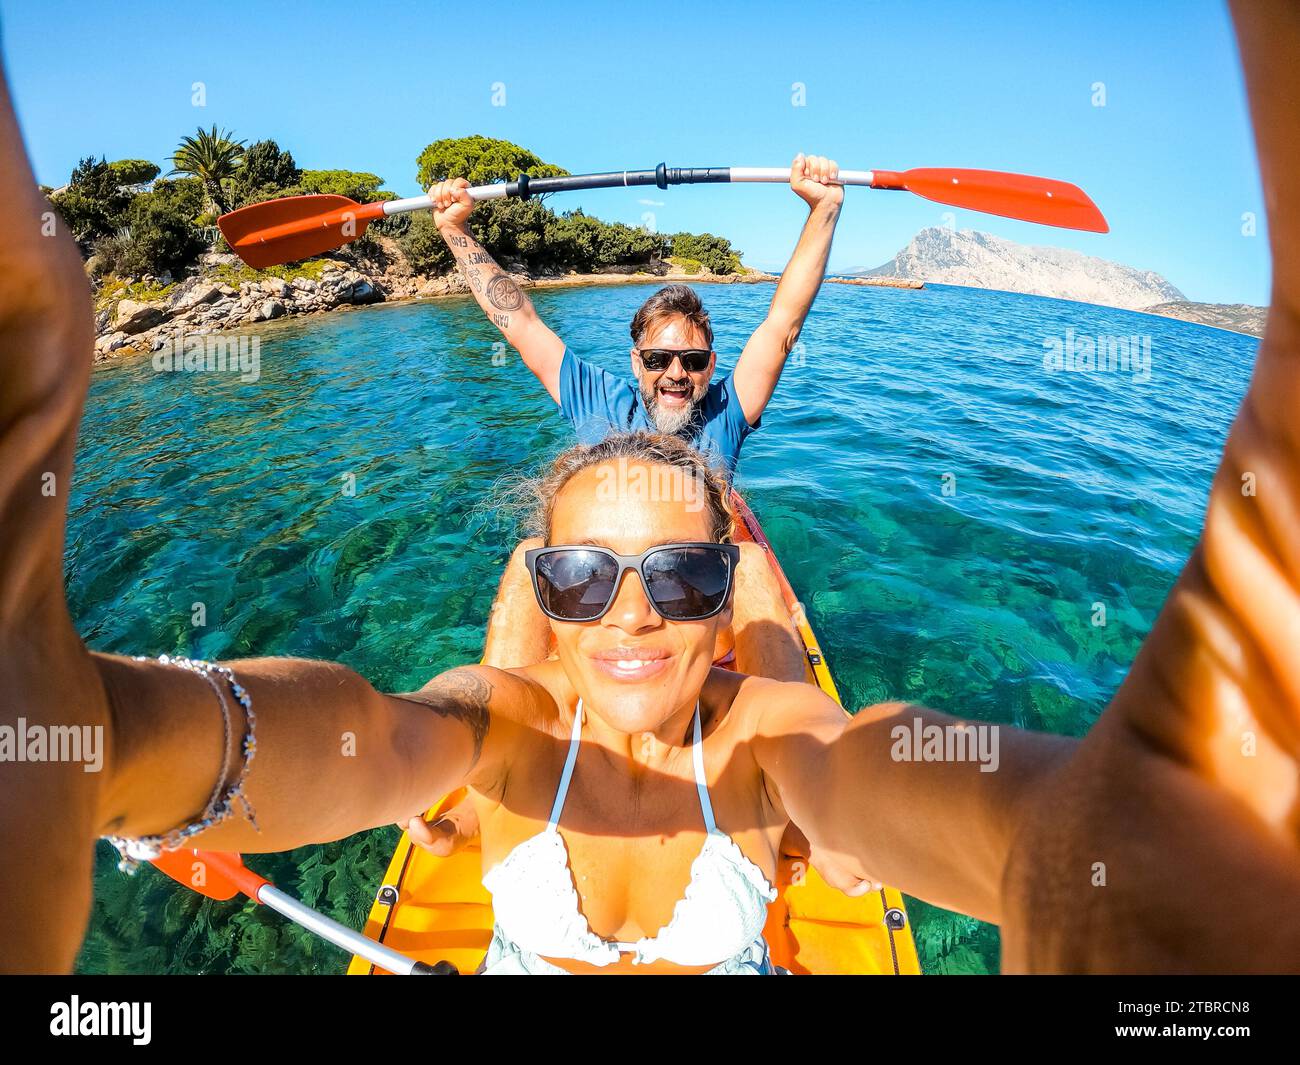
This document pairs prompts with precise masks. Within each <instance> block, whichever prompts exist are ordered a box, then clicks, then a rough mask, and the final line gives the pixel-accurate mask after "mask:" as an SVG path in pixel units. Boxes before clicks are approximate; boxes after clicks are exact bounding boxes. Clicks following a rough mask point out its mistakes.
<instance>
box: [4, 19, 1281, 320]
mask: <svg viewBox="0 0 1300 1065" xmlns="http://www.w3.org/2000/svg"><path fill="white" fill-rule="evenodd" d="M0 18H2V19H3V23H2V25H3V32H4V51H5V58H6V62H7V65H8V71H9V78H10V83H11V87H12V90H13V94H14V97H15V100H16V103H17V106H18V112H19V117H20V119H21V121H22V125H23V130H24V134H25V136H26V139H27V146H28V150H29V152H30V153H31V155H32V157H33V161H34V164H35V167H36V171H37V175H38V177H39V179H40V180H41V181H42V182H45V183H46V184H51V185H59V184H62V183H63V182H64V181H66V180H67V176H68V174H69V172H70V171H71V169H72V167H73V166H74V165H75V163H76V161H77V159H78V158H79V157H81V156H83V155H89V154H95V155H101V154H102V155H105V156H107V157H108V158H109V159H114V158H147V159H152V160H154V161H155V162H158V163H160V164H161V163H163V162H165V160H166V159H167V157H168V156H169V155H170V153H171V151H172V149H173V148H174V146H175V144H176V142H177V141H178V140H179V138H180V137H181V136H182V135H184V134H186V133H190V132H192V131H193V130H194V129H195V128H196V127H197V126H199V125H204V126H211V125H212V124H213V123H216V124H217V125H219V126H223V127H228V128H230V129H232V130H234V131H235V132H236V133H237V135H238V136H240V137H242V138H245V139H247V140H248V141H249V142H250V143H251V142H252V141H254V140H257V139H260V138H263V137H272V138H274V139H275V140H277V141H278V142H279V143H280V145H281V146H282V147H285V148H288V149H290V150H291V151H292V152H293V154H294V157H295V159H296V160H297V161H298V163H299V165H301V166H304V167H310V168H327V167H341V168H347V169H353V170H369V171H373V172H375V173H378V174H381V175H383V176H384V177H385V178H386V179H387V183H388V187H389V188H391V189H393V190H394V191H396V192H398V193H400V194H402V195H413V194H415V193H416V192H417V191H419V190H418V188H417V185H416V182H415V172H416V168H415V158H416V156H417V155H418V154H419V152H420V149H421V148H423V147H424V145H426V144H427V143H428V142H429V141H431V140H435V139H437V138H439V137H452V136H461V135H464V134H469V133H483V134H486V135H488V136H495V137H504V138H506V139H509V140H512V141H515V142H517V143H519V144H522V145H524V146H526V147H528V148H530V149H531V150H533V151H535V152H536V153H537V154H538V155H540V156H541V157H542V158H544V159H546V160H547V161H549V162H553V163H556V164H558V165H560V166H563V167H565V168H567V169H568V170H570V171H573V172H582V171H591V170H606V169H622V168H625V167H626V168H628V169H639V168H643V167H651V166H653V165H654V164H655V163H657V162H659V161H660V160H664V161H667V162H668V164H669V165H670V166H726V165H734V166H775V165H783V164H785V163H788V161H789V160H790V158H791V157H792V156H793V155H794V153H795V152H796V151H799V150H804V151H808V152H818V153H821V154H826V155H831V156H833V157H835V158H836V159H838V160H839V162H840V164H841V165H842V166H844V167H846V168H854V169H870V168H873V167H876V168H882V169H896V170H901V169H906V168H908V167H912V166H969V167H985V168H989V169H1000V170H1013V171H1022V172H1026V173H1038V174H1044V175H1047V176H1051V177H1057V178H1062V179H1065V180H1069V181H1074V182H1076V183H1078V184H1079V185H1081V186H1082V187H1083V188H1084V189H1085V190H1087V191H1088V193H1089V194H1090V195H1091V196H1092V197H1093V199H1094V200H1096V202H1097V203H1098V205H1099V206H1100V207H1101V208H1102V210H1103V211H1104V212H1105V214H1106V216H1107V218H1108V219H1109V221H1110V224H1111V232H1110V233H1109V234H1108V235H1094V234H1081V233H1072V232H1068V231H1066V230H1059V229H1048V228H1044V227H1040V226H1032V225H1028V224H1023V223H1017V222H1012V221H1009V220H1006V219H1000V218H993V217H990V216H988V215H979V214H974V213H971V212H964V211H958V212H956V216H957V217H956V223H957V225H958V226H961V227H963V228H967V227H969V228H975V229H982V230H985V231H988V232H992V233H996V234H998V235H1001V236H1005V237H1008V238H1010V239H1012V240H1018V241H1024V242H1028V243H1039V244H1053V245H1056V246H1060V247H1069V248H1076V249H1078V250H1080V251H1084V252H1087V253H1090V254H1095V255H1101V256H1104V257H1106V258H1109V259H1114V260H1117V261H1119V262H1123V263H1127V264H1129V265H1132V266H1137V267H1141V268H1145V269H1152V270H1156V271H1158V272H1160V273H1162V274H1164V275H1165V276H1166V277H1167V278H1169V280H1171V281H1172V282H1173V283H1174V284H1175V285H1177V286H1178V287H1179V288H1181V289H1182V290H1183V292H1184V293H1185V294H1186V295H1187V296H1188V297H1189V298H1191V299H1197V300H1206V301H1211V302H1248V303H1264V302H1266V301H1267V298H1268V284H1269V265H1268V247H1267V234H1266V232H1265V226H1264V217H1263V202H1262V195H1261V193H1260V189H1259V178H1258V171H1257V168H1256V163H1255V153H1254V145H1253V141H1252V138H1251V131H1250V125H1249V119H1248V114H1247V111H1246V102H1245V92H1244V89H1243V85H1242V79H1241V71H1240V65H1239V62H1238V59H1237V55H1236V51H1235V46H1234V44H1233V39H1232V33H1231V25H1230V22H1229V19H1228V15H1227V11H1226V9H1225V7H1224V6H1223V5H1222V4H1221V3H1218V2H1208V0H1144V2H1143V3H1141V4H1135V3H1132V2H1128V3H1120V2H1108V0H1093V2H1087V3H1067V2H1054V3H1050V4H1047V3H1034V2H1021V3H1010V2H988V3H971V2H969V0H953V2H935V3H907V2H900V0H889V2H885V0H853V2H851V3H835V4H815V3H804V4H791V3H766V2H750V3H733V2H729V0H722V2H719V0H709V2H707V3H706V2H703V0H697V2H695V3H690V4H686V3H677V2H674V0H655V2H653V3H649V2H647V3H612V2H609V0H606V2H603V3H594V2H593V3H585V2H583V3H575V2H566V0H554V2H548V3H538V2H529V3H513V2H505V0H498V2H496V3H492V4H469V3H460V4H438V3H430V2H427V0H426V2H421V3H410V4H384V3H378V2H376V3H369V4H357V3H354V2H353V3H326V2H321V3H299V4H282V3H269V2H267V3H260V4H250V3H242V2H238V0H224V2H222V3H219V4H204V5H180V4H176V3H170V4H164V3H158V4H150V3H131V2H129V0H121V2H118V3H114V4H111V5H109V4H91V3H86V2H83V3H66V2H63V0H41V2H36V0H28V2H26V3H17V2H15V0H0ZM196 81H198V82H203V83H204V84H205V86H206V95H207V104H206V106H205V107H201V108H200V107H195V106H193V104H192V103H191V86H192V84H193V83H194V82H196ZM497 82H500V83H503V84H504V86H505V106H504V107H498V106H493V103H492V94H493V85H494V83H497ZM796 82H800V83H802V84H803V85H804V86H806V106H803V107H795V106H792V102H791V101H792V85H793V84H794V83H796ZM1098 82H1100V83H1103V84H1104V86H1105V106H1104V107H1098V106H1094V102H1093V101H1094V95H1095V93H1094V89H1093V86H1094V84H1096V83H1098ZM646 198H649V199H653V200H655V201H657V203H660V204H662V206H658V205H652V204H642V203H640V202H638V201H639V200H641V199H646ZM550 202H551V205H552V206H553V207H556V208H557V209H561V210H564V209H568V208H570V207H577V206H582V207H583V208H584V209H586V210H588V211H589V212H591V213H594V214H597V215H599V216H600V217H602V218H607V219H611V220H621V221H626V222H629V223H632V224H639V223H641V221H642V215H643V212H646V211H652V212H654V214H655V216H656V218H655V221H656V224H657V227H658V228H659V229H661V230H667V231H672V230H678V229H687V230H709V231H712V232H715V233H719V234H722V235H723V236H726V237H729V238H731V239H732V241H733V242H734V243H735V245H736V246H737V247H739V248H740V249H742V250H743V251H744V253H745V258H746V261H747V262H749V263H751V264H752V265H756V266H763V267H768V268H779V267H780V265H781V264H782V263H783V262H784V260H785V258H786V256H787V255H788V254H789V251H790V249H791V248H792V247H793V242H794V240H795V238H796V236H797V234H798V230H799V225H800V223H801V221H802V217H803V213H804V209H803V207H802V204H800V203H799V202H798V201H797V200H796V199H795V198H794V197H793V195H792V194H791V193H789V192H788V191H786V190H783V189H781V188H779V187H773V186H733V187H695V188H679V189H670V190H668V191H667V192H665V193H660V192H659V191H658V190H651V192H650V195H649V196H648V197H647V196H646V195H645V194H644V193H643V192H640V191H637V192H632V191H624V190H611V191H603V192H593V193H586V194H575V195H570V196H567V197H564V198H560V197H556V198H554V199H552V200H551V201H550ZM947 210H948V208H944V207H941V206H939V205H937V204H931V203H929V202H927V201H924V200H921V199H918V198H916V197H913V196H908V195H905V194H900V193H884V192H871V191H868V190H865V189H850V190H849V192H848V203H847V206H846V210H845V213H844V216H843V220H842V222H841V225H840V231H839V234H838V236H837V238H836V243H835V249H834V253H833V256H832V261H831V266H832V269H835V270H849V269H856V268H860V267H869V266H875V265H878V264H879V263H881V262H884V261H885V260H887V259H888V258H889V257H890V256H892V255H893V254H894V253H895V252H896V251H897V250H898V249H899V248H900V247H902V246H903V245H904V244H905V243H906V242H907V240H908V239H909V238H910V237H911V236H912V235H913V234H914V233H915V232H916V231H917V230H918V229H920V228H922V227H923V226H926V225H935V224H942V223H943V222H944V221H945V219H944V212H945V211H947ZM1247 212H1251V213H1254V214H1255V215H1256V216H1257V218H1258V232H1257V233H1256V234H1255V235H1254V236H1246V235H1243V232H1242V229H1243V223H1242V216H1243V214H1245V213H1247Z"/></svg>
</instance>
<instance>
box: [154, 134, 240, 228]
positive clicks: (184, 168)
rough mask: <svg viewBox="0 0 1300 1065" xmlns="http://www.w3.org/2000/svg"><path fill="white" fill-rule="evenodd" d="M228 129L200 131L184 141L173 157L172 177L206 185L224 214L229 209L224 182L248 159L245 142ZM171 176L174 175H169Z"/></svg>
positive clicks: (219, 209) (208, 193)
mask: <svg viewBox="0 0 1300 1065" xmlns="http://www.w3.org/2000/svg"><path fill="white" fill-rule="evenodd" d="M232 137H233V134H231V133H229V132H227V131H226V130H221V131H220V132H218V130H217V127H216V126H213V127H212V130H211V132H209V131H208V130H205V129H202V128H200V129H199V131H198V132H197V133H196V134H195V135H194V136H193V137H186V138H184V139H183V140H182V141H181V143H180V145H179V146H178V147H177V149H176V153H175V154H174V155H173V156H172V168H173V169H172V171H171V173H172V174H190V175H193V176H194V177H196V178H198V179H199V180H200V181H202V182H203V188H204V191H205V192H206V193H207V197H208V200H209V201H210V203H211V205H212V207H213V208H214V209H216V210H217V211H219V212H220V213H222V214H224V213H225V212H226V211H227V210H228V208H227V206H226V205H227V200H226V194H225V190H224V189H223V188H222V185H221V183H222V182H223V181H226V180H227V179H229V178H231V177H233V176H234V175H235V172H236V170H238V168H239V164H240V162H241V161H242V160H243V158H244V142H243V141H236V140H233V139H232ZM169 176H170V175H169Z"/></svg>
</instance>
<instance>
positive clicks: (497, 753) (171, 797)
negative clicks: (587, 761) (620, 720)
mask: <svg viewBox="0 0 1300 1065" xmlns="http://www.w3.org/2000/svg"><path fill="white" fill-rule="evenodd" d="M0 198H2V199H3V202H4V203H5V204H6V208H7V211H8V212H9V214H8V217H7V221H6V224H5V225H4V227H2V228H0V700H3V702H2V703H0V707H2V709H3V715H2V716H0V724H3V725H5V726H8V727H9V728H10V729H18V728H21V729H22V731H23V733H24V735H25V736H29V737H30V736H38V735H39V736H43V737H45V738H46V740H47V743H46V752H47V754H52V753H53V745H54V744H55V743H56V742H58V743H60V744H61V745H63V752H64V753H65V754H67V755H68V757H66V758H62V759H61V760H49V759H48V758H47V759H46V760H39V759H30V760H26V761H15V760H13V759H10V758H6V759H5V760H4V761H0V794H2V795H3V796H4V801H3V802H2V803H0V899H6V900H10V901H9V904H6V905H3V906H0V942H3V943H4V944H5V951H4V959H3V962H0V965H2V966H3V968H4V969H6V970H13V971H20V972H32V971H45V970H61V969H67V968H69V967H71V964H72V961H73V958H74V956H75V953H76V950H77V947H78V945H79V944H80V942H81V937H82V933H83V931H84V928H85V922H86V920H87V918H88V916H89V913H90V898H91V868H92V860H93V853H94V848H93V846H92V843H93V841H94V839H95V838H96V837H97V836H99V835H103V834H112V835H117V836H125V837H147V836H158V835H163V834H165V833H167V832H169V831H170V830H172V829H175V828H178V827H180V826H183V825H185V824H186V823H188V822H191V821H192V820H193V819H195V818H196V816H197V815H198V814H200V813H201V812H202V811H203V810H204V808H205V807H206V806H207V805H208V803H209V800H210V798H211V796H212V795H213V793H214V789H218V786H219V785H220V784H224V785H226V786H229V785H231V784H233V783H234V782H235V781H236V780H237V779H238V776H239V772H240V767H241V764H242V758H243V752H242V746H241V745H242V741H243V738H244V735H245V732H246V728H247V726H246V719H245V716H244V713H243V710H242V708H241V707H240V705H239V704H238V702H237V701H236V699H235V698H234V693H233V692H232V691H231V690H230V689H229V687H228V686H227V685H226V683H225V681H224V680H223V679H220V678H217V680H216V685H217V686H216V689H215V690H214V687H213V686H212V685H210V684H209V683H208V681H207V680H205V679H204V677H202V676H200V675H198V674H196V673H194V672H190V671H187V670H185V669H181V668H177V667H176V666H175V665H165V664H161V663H158V662H154V661H136V660H134V659H127V658H120V657H115V656H109V655H98V654H91V653H89V652H88V651H87V650H86V648H85V647H84V646H83V644H82V642H81V640H80V639H79V638H78V636H77V634H76V631H75V630H74V628H73V624H72V620H71V617H70V615H69V613H68V609H67V604H66V601H65V598H64V590H63V571H62V557H63V540H64V525H65V520H66V513H67V499H68V483H69V479H70V476H71V473H72V459H73V450H74V447H75V443H76V433H77V425H78V422H79V420H80V417H81V410H82V405H83V403H84V400H85V395H86V389H87V383H88V380H89V375H90V366H91V355H92V346H93V329H92V324H91V316H90V307H91V301H90V292H89V287H88V284H87V281H86V276H85V273H84V270H83V268H82V264H81V260H80V256H79V255H78V253H77V249H76V247H75V246H74V244H73V242H72V239H71V237H70V236H69V235H68V234H67V232H66V230H65V228H64V226H63V223H62V220H60V219H58V218H57V217H56V216H54V215H53V214H52V213H51V208H50V206H49V204H48V203H47V202H46V201H45V200H44V198H43V197H42V196H41V195H40V193H39V192H38V189H37V185H36V182H35V179H34V178H33V176H32V173H31V169H30V167H29V166H28V163H27V159H26V157H25V155H24V152H23V148H22V141H21V138H20V135H19V131H18V126H17V123H16V121H15V118H14V114H13V109H12V107H11V106H10V101H9V97H8V91H7V86H6V85H5V84H4V80H3V77H2V76H0ZM231 665H232V666H233V669H234V672H235V675H236V677H237V680H238V682H239V684H241V685H242V686H243V688H244V689H245V690H246V691H247V693H248V695H249V696H251V701H252V709H253V712H254V714H255V715H256V740H257V747H256V753H255V755H254V758H253V760H252V762H251V763H250V769H249V773H248V776H247V780H246V795H247V797H248V799H249V802H250V805H251V807H252V809H253V811H254V812H255V814H256V816H257V820H258V825H259V827H260V831H257V830H256V829H255V828H254V827H253V825H252V824H251V823H250V822H249V821H247V820H245V819H244V818H243V817H241V816H238V815H237V816H235V817H232V818H230V819H228V820H226V821H224V822H223V823H221V824H220V825H219V826H217V827H214V828H212V829H210V830H208V831H206V832H203V833H201V834H199V835H197V836H195V837H194V838H193V840H192V843H193V845H197V846H203V847H209V848H217V849H229V850H235V849H239V850H281V849H285V848H288V847H292V846H295V845H298V844H302V843H309V842H314V841H320V840H326V839H333V838H338V837H340V836H344V835H347V834H349V833H351V832H355V831H358V830H360V829H363V828H368V827H373V826H375V825H382V824H387V823H391V822H392V821H394V820H396V819H397V818H398V817H402V816H405V815H408V814H410V812H411V811H412V810H414V809H419V808H422V807H423V806H425V805H428V804H429V803H431V802H432V801H433V800H435V799H436V798H438V796H440V795H441V794H442V793H443V792H444V791H447V790H450V789H451V788H453V787H456V786H459V785H460V784H461V783H467V782H478V783H482V782H483V781H485V780H490V778H491V776H492V775H493V774H494V773H496V772H499V766H500V759H501V757H502V756H503V755H504V754H505V752H507V751H508V750H509V749H510V748H511V744H512V743H513V742H514V738H513V737H514V732H513V730H514V729H515V727H516V726H515V725H514V724H513V723H512V720H511V715H512V714H515V713H518V712H519V711H520V709H521V708H522V710H523V711H524V712H525V713H526V712H527V710H528V708H529V707H530V706H531V705H532V703H533V701H534V700H536V699H537V694H536V690H535V686H533V685H531V684H530V683H529V682H526V681H524V680H521V679H520V678H518V677H515V676H513V675H511V674H507V673H504V672H501V671H499V670H492V669H485V668H479V667H467V668H465V669H462V670H453V671H451V672H450V673H448V674H444V675H443V676H442V677H440V678H437V679H436V680H435V681H433V682H431V683H430V684H429V685H427V686H426V688H425V689H423V690H422V691H421V692H418V693H412V694H410V695H407V696H385V695H381V694H379V693H378V692H376V691H375V690H374V689H373V688H372V687H371V686H370V685H369V684H368V683H367V682H366V681H365V680H364V679H362V678H361V677H359V676H357V675H356V674H355V673H353V672H352V671H350V670H348V669H346V668H344V667H342V666H337V665H333V664H331V663H325V662H310V661H299V660H286V659H255V660H251V661H246V662H237V663H231ZM218 690H220V691H221V692H222V694H223V695H224V697H225V702H226V706H227V711H228V715H229V721H228V728H227V726H226V725H223V720H222V710H221V701H220V700H219V698H218V695H217V691H218ZM502 708H505V711H506V712H504V713H502V714H501V715H498V714H497V713H496V712H497V711H498V710H501V709H502ZM74 736H75V747H74V746H73V743H72V737H74ZM223 744H224V746H223ZM74 752H75V753H74ZM74 757H75V760H74ZM223 765H224V766H225V767H226V771H225V775H224V778H223V773H222V771H223ZM236 809H237V810H240V809H241V808H240V806H239V804H236ZM32 892H38V893H39V894H40V897H41V901H42V908H43V912H45V913H46V914H47V915H48V916H49V919H48V920H45V921H41V922H32V921H31V920H30V910H29V908H28V907H25V906H23V905H20V904H18V903H17V900H20V899H23V898H24V897H27V896H29V895H30V894H31V893H32Z"/></svg>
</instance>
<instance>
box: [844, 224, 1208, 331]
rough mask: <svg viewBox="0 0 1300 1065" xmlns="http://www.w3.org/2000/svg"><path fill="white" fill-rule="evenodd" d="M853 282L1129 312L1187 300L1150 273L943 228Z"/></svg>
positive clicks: (1060, 250)
mask: <svg viewBox="0 0 1300 1065" xmlns="http://www.w3.org/2000/svg"><path fill="white" fill-rule="evenodd" d="M854 276H858V277H907V278H913V279H915V280H918V281H933V282H935V283H937V284H941V285H970V286H972V287H975V288H994V289H1002V290H1005V291H1007V292H1028V293H1031V294H1032V295H1036V296H1055V297H1056V298H1058V299H1066V300H1080V301H1082V302H1084V303H1099V304H1102V305H1103V306H1106V307H1126V308H1128V309H1130V310H1141V309H1143V308H1146V307H1150V306H1151V305H1152V304H1164V303H1175V302H1178V303H1181V302H1184V301H1185V299H1186V297H1185V296H1184V295H1183V294H1182V293H1181V292H1179V291H1178V289H1176V288H1174V286H1173V285H1171V284H1170V283H1169V282H1168V281H1166V280H1165V279H1164V278H1163V277H1161V276H1160V275H1159V274H1157V273H1154V272H1153V271H1151V270H1135V269H1134V268H1133V267H1131V266H1123V265H1121V264H1120V263H1113V262H1110V261H1109V260H1108V259H1098V258H1097V257H1096V256H1093V255H1084V254H1083V253H1082V252H1077V251H1067V250H1066V249H1064V248H1046V247H1039V246H1036V245H1029V244H1017V243H1015V242H1014V241H1010V240H1003V239H1002V238H1001V237H995V236H993V235H992V234H990V233H979V232H977V231H975V230H973V229H961V230H956V229H949V228H948V227H947V226H931V227H929V228H928V229H923V230H921V232H919V233H918V234H917V235H916V236H915V237H913V238H912V240H911V242H910V243H909V244H908V245H907V247H906V248H904V249H903V250H902V251H900V252H899V253H898V254H897V255H895V256H894V257H893V258H892V259H891V260H890V261H889V262H887V263H885V264H884V265H883V266H878V267H876V268H875V269H874V270H861V271H858V272H857V274H856V275H854Z"/></svg>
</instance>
